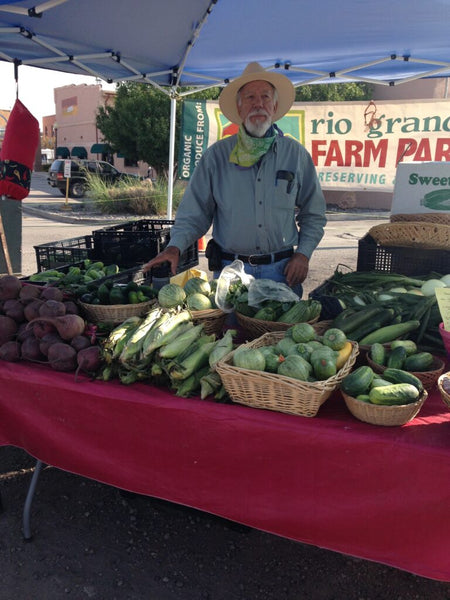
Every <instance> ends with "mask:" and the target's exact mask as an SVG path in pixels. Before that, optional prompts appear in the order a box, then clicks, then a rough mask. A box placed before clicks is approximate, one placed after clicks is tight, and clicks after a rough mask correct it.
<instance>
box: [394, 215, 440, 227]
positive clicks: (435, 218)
mask: <svg viewBox="0 0 450 600" xmlns="http://www.w3.org/2000/svg"><path fill="white" fill-rule="evenodd" d="M390 221H391V223H398V222H399V221H401V222H403V221H416V222H417V221H423V222H425V223H438V224H439V225H450V214H448V213H443V212H435V213H411V214H407V213H398V214H396V215H391V218H390Z"/></svg>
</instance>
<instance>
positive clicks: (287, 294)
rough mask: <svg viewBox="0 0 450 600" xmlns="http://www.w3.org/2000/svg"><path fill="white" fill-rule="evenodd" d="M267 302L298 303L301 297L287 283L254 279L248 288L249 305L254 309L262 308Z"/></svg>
mask: <svg viewBox="0 0 450 600" xmlns="http://www.w3.org/2000/svg"><path fill="white" fill-rule="evenodd" d="M266 300H278V301H280V302H298V301H299V300H300V298H299V296H298V295H297V294H296V293H295V292H294V291H292V289H291V288H290V287H289V286H288V285H286V284H285V283H281V282H280V281H273V280H272V279H254V280H253V281H252V282H251V284H250V285H249V288H248V303H249V305H250V306H253V307H254V308H261V306H262V304H263V302H265V301H266Z"/></svg>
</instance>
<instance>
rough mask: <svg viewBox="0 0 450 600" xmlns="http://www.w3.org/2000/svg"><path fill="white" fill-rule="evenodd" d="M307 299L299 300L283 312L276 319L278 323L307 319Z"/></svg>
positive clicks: (298, 321)
mask: <svg viewBox="0 0 450 600" xmlns="http://www.w3.org/2000/svg"><path fill="white" fill-rule="evenodd" d="M309 305H310V302H309V300H299V301H298V302H296V303H295V304H294V305H293V306H292V307H291V308H290V309H289V310H287V311H286V312H284V313H283V314H282V315H281V316H280V317H278V319H277V321H278V322H279V323H301V322H304V321H308V320H309V314H310V310H309Z"/></svg>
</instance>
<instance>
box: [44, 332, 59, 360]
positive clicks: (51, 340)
mask: <svg viewBox="0 0 450 600" xmlns="http://www.w3.org/2000/svg"><path fill="white" fill-rule="evenodd" d="M62 341H63V340H62V339H61V338H60V337H59V335H58V334H57V333H56V331H53V332H51V333H47V334H46V335H44V336H43V337H41V338H40V340H39V350H40V351H41V352H42V354H43V355H44V356H48V350H49V348H50V346H53V344H57V343H61V342H62Z"/></svg>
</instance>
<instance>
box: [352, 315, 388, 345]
mask: <svg viewBox="0 0 450 600" xmlns="http://www.w3.org/2000/svg"><path fill="white" fill-rule="evenodd" d="M393 318H394V311H393V310H392V308H385V309H382V310H381V311H380V312H379V313H377V314H376V315H375V316H374V317H372V318H369V319H367V320H366V321H365V323H363V324H362V325H360V326H359V327H358V328H357V329H354V330H353V331H351V332H350V333H348V334H347V337H348V338H349V339H350V340H354V341H355V342H359V341H360V340H361V339H362V338H364V337H365V336H367V335H369V334H370V333H372V332H374V331H378V330H379V329H380V328H381V327H383V325H387V324H388V323H390V324H392V323H393Z"/></svg>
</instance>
